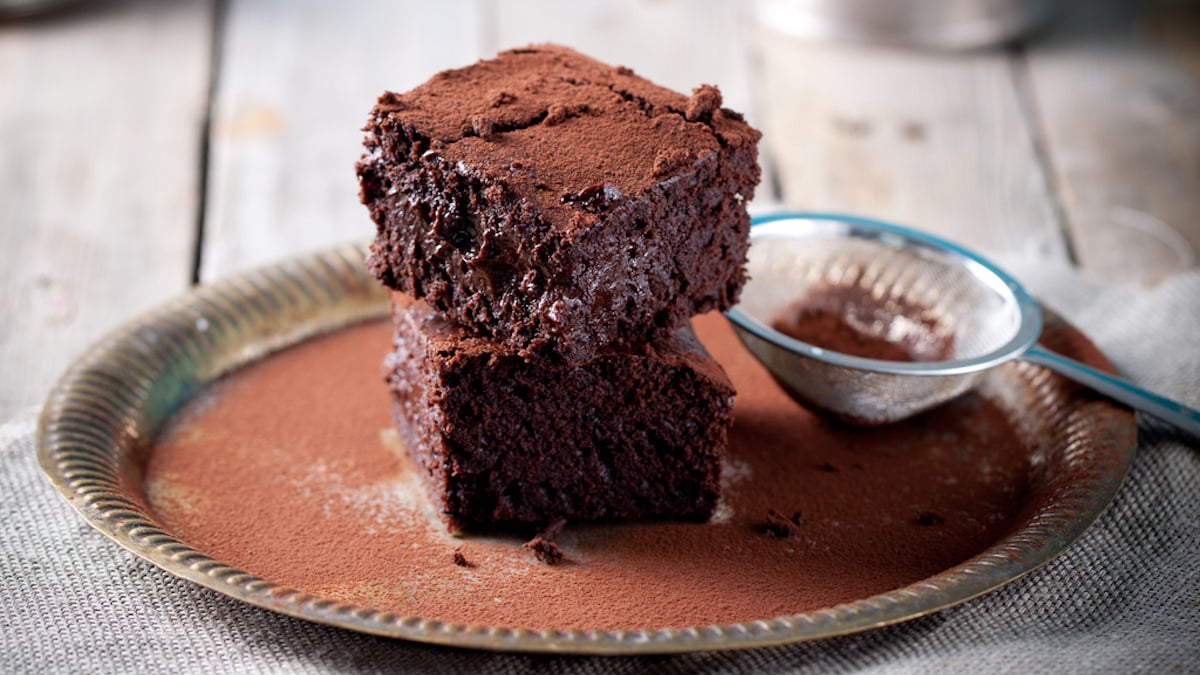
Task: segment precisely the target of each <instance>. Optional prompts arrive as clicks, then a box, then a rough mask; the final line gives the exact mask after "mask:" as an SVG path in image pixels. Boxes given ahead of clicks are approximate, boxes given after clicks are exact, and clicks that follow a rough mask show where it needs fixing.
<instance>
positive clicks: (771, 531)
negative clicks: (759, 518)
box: [761, 509, 804, 539]
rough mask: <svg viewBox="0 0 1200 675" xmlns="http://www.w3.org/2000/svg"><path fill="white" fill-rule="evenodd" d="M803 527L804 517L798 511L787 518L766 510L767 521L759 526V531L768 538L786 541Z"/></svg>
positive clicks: (777, 512) (776, 512)
mask: <svg viewBox="0 0 1200 675" xmlns="http://www.w3.org/2000/svg"><path fill="white" fill-rule="evenodd" d="M803 525H804V515H803V514H802V513H800V512H799V511H794V512H793V513H792V517H791V518H789V517H787V516H785V515H783V514H782V513H780V512H779V511H776V510H775V509H768V510H767V520H766V522H764V523H763V524H762V525H761V529H762V533H763V534H765V535H767V536H768V537H777V538H779V539H787V538H788V537H791V536H793V535H795V534H796V531H797V530H798V529H799V528H800V527H801V526H803Z"/></svg>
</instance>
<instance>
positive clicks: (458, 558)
mask: <svg viewBox="0 0 1200 675" xmlns="http://www.w3.org/2000/svg"><path fill="white" fill-rule="evenodd" d="M454 564H455V565H458V566H459V567H474V566H475V563H473V562H471V561H470V560H467V556H465V555H463V552H462V548H461V547H459V548H456V549H454Z"/></svg>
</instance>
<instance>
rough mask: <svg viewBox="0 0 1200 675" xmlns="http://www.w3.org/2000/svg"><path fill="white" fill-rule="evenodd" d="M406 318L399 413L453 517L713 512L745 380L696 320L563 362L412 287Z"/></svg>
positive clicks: (399, 338)
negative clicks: (467, 322) (702, 335)
mask: <svg viewBox="0 0 1200 675" xmlns="http://www.w3.org/2000/svg"><path fill="white" fill-rule="evenodd" d="M392 318H393V322H394V324H395V337H394V346H395V350H394V351H393V352H392V353H391V354H389V355H388V357H387V359H386V361H385V371H386V375H387V380H388V385H389V388H390V389H391V392H392V401H393V407H392V410H393V417H394V418H395V421H396V425H397V427H398V429H399V431H400V434H401V437H402V438H403V440H404V443H405V445H406V447H407V448H408V452H409V454H410V456H411V457H412V458H413V460H414V461H415V462H416V464H417V465H418V466H419V467H420V470H421V471H422V473H423V474H424V477H425V479H426V485H427V486H428V488H429V489H430V492H431V495H432V497H433V498H434V501H435V503H436V504H437V505H438V507H439V508H440V510H441V512H442V513H443V514H444V516H445V519H446V520H447V522H448V523H449V524H450V525H451V526H452V527H455V528H470V527H472V526H478V525H484V524H489V523H505V522H508V523H548V522H552V521H555V520H559V519H567V520H593V519H601V518H604V519H608V518H642V517H676V518H687V519H693V520H705V519H707V518H708V517H709V516H710V515H711V514H712V511H713V508H714V507H715V505H716V501H717V496H718V491H719V475H720V463H721V455H722V453H723V451H724V448H725V442H726V436H727V433H728V430H729V427H730V425H731V424H732V422H733V385H732V384H731V383H730V382H729V379H728V378H727V377H726V376H725V372H724V371H723V370H722V369H721V367H720V366H719V365H718V364H717V363H716V362H715V361H713V359H712V358H711V357H709V356H708V354H707V353H706V352H705V351H704V348H703V347H702V346H701V345H700V343H699V342H698V341H697V340H696V337H695V336H694V335H693V334H692V332H691V329H690V328H687V327H685V328H682V329H680V330H678V331H676V332H675V333H673V334H672V335H670V336H669V337H666V338H662V339H660V340H657V341H655V342H652V343H649V344H646V345H643V346H641V347H634V348H621V349H619V350H614V351H611V352H607V353H604V354H602V355H601V356H599V357H597V358H596V359H594V360H592V361H591V362H588V363H586V364H584V365H582V366H575V367H563V366H556V365H548V364H539V363H537V362H526V361H524V360H522V359H521V358H519V357H517V356H515V355H514V354H512V353H505V351H504V348H503V346H502V345H501V344H499V343H496V342H493V341H490V340H487V339H484V338H478V337H473V336H470V335H468V334H467V333H465V332H464V331H463V330H462V329H460V328H458V327H457V326H455V325H453V324H451V323H448V322H447V321H445V320H444V319H442V318H440V317H439V316H438V315H437V314H436V313H434V312H433V310H432V309H430V308H429V306H428V305H426V304H424V303H423V302H420V301H417V300H413V299H411V298H409V297H407V296H405V295H402V294H400V293H394V294H393V296H392Z"/></svg>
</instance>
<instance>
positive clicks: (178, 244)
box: [0, 0, 211, 421]
mask: <svg viewBox="0 0 1200 675" xmlns="http://www.w3.org/2000/svg"><path fill="white" fill-rule="evenodd" d="M210 17H211V2H210V0H186V1H184V0H180V1H178V2H170V3H162V2H153V1H146V2H123V3H95V6H94V7H93V8H90V9H87V10H86V11H83V10H81V11H77V12H64V13H61V14H58V15H55V16H52V17H44V18H41V19H38V20H36V21H32V22H28V23H19V22H17V23H3V24H0V148H3V151H0V263H2V264H0V317H3V318H2V319H0V373H3V379H2V381H0V421H2V420H4V419H6V418H7V417H9V416H10V415H11V414H13V413H15V412H16V411H17V410H19V409H22V408H24V407H26V406H29V405H34V404H38V403H40V402H41V400H42V399H43V397H44V396H45V393H46V391H47V390H48V389H49V387H50V385H51V384H52V382H53V381H54V380H55V379H56V378H57V377H58V376H59V375H60V374H61V373H62V371H63V370H64V369H65V368H66V366H67V364H68V363H69V362H70V361H71V360H72V359H74V358H75V357H77V356H79V354H80V353H81V352H82V351H83V350H84V349H85V348H86V347H87V346H88V345H89V344H90V343H92V342H94V341H95V340H97V339H98V338H99V337H101V336H102V335H103V334H104V333H105V332H107V331H108V330H110V329H111V328H112V327H114V326H115V325H116V324H118V323H120V322H122V321H124V320H127V319H129V318H131V317H132V316H133V315H135V314H136V313H138V312H140V311H142V310H145V309H147V308H149V307H150V306H152V305H154V304H156V303H158V302H160V301H162V300H165V299H166V298H168V297H169V296H172V295H175V294H176V293H179V292H181V291H183V290H184V289H186V288H187V286H188V284H189V282H190V280H191V275H192V249H193V244H194V237H195V232H194V228H195V224H196V217H197V208H198V205H199V198H198V194H197V188H198V183H199V176H198V169H199V159H198V156H199V150H200V139H201V128H202V125H203V119H204V115H205V113H206V110H207V97H208V75H209V63H210V44H211V21H210Z"/></svg>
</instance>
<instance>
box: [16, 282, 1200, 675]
mask: <svg viewBox="0 0 1200 675" xmlns="http://www.w3.org/2000/svg"><path fill="white" fill-rule="evenodd" d="M1010 269H1012V270H1013V271H1014V272H1015V273H1016V275H1017V276H1018V278H1021V279H1022V280H1023V281H1024V282H1025V283H1026V284H1027V285H1028V286H1029V287H1030V288H1031V290H1033V291H1034V292H1036V293H1037V294H1039V295H1040V297H1041V298H1042V299H1043V300H1044V301H1045V302H1046V304H1047V305H1049V306H1050V307H1052V308H1054V309H1056V310H1057V311H1058V312H1059V313H1061V314H1063V315H1064V316H1066V317H1067V318H1068V319H1069V320H1071V321H1072V322H1073V323H1074V324H1075V325H1076V326H1078V327H1080V328H1081V329H1082V330H1083V331H1084V332H1085V333H1087V334H1088V335H1089V336H1090V337H1091V338H1092V339H1093V340H1094V341H1095V342H1096V343H1097V344H1098V345H1099V346H1100V347H1101V349H1103V350H1104V352H1105V353H1106V354H1107V355H1108V356H1109V358H1110V359H1111V360H1112V361H1113V363H1114V364H1115V365H1116V366H1117V368H1118V370H1120V371H1121V372H1122V373H1123V374H1125V375H1126V376H1127V377H1129V378H1130V379H1132V380H1134V381H1136V382H1137V383H1139V384H1142V385H1145V386H1147V387H1150V388H1152V389H1154V390H1156V391H1158V392H1160V393H1162V394H1165V395H1168V396H1171V397H1174V398H1176V399H1178V400H1181V401H1183V402H1185V403H1186V404H1188V405H1191V406H1193V407H1197V406H1200V272H1190V273H1187V274H1183V275H1179V276H1176V277H1174V278H1172V279H1169V280H1168V281H1166V282H1164V283H1162V284H1161V285H1159V286H1157V287H1156V288H1154V289H1153V290H1150V291H1145V290H1141V289H1132V288H1114V287H1106V286H1104V285H1101V284H1099V283H1097V282H1095V281H1093V280H1088V279H1086V278H1084V277H1083V276H1081V275H1080V274H1078V273H1077V272H1074V271H1072V270H1069V269H1066V268H1058V269H1046V268H1045V267H1043V266H1041V265H1024V266H1022V265H1020V264H1019V261H1017V263H1014V264H1011V267H1010ZM7 376H8V377H12V376H13V374H12V373H9V374H7ZM34 420H35V412H34V411H30V412H29V413H28V414H25V415H22V416H20V417H18V418H17V419H15V420H12V421H11V422H9V423H8V424H6V425H4V426H2V427H0V672H6V673H56V672H72V673H74V672H89V673H104V672H119V673H161V672H171V671H175V672H184V673H206V672H217V673H226V672H268V673H307V672H313V673H320V672H360V671H361V672H409V671H411V672H434V673H439V672H444V673H465V672H479V673H518V672H526V671H537V672H539V673H543V672H544V673H633V672H639V673H640V672H662V673H702V672H729V673H751V672H754V673H757V672H820V673H825V672H845V671H861V672H871V673H907V672H914V673H936V672H964V671H970V672H1018V673H1027V672H1054V673H1072V672H1087V673H1090V672H1122V673H1133V672H1154V673H1162V672H1200V441H1197V439H1194V438H1190V437H1188V436H1185V435H1184V434H1182V433H1181V432H1177V431H1174V430H1172V429H1170V428H1168V427H1165V426H1164V425H1161V424H1158V423H1155V422H1153V421H1151V420H1149V419H1148V418H1145V417H1139V420H1140V435H1141V440H1140V446H1139V448H1138V452H1137V457H1136V460H1135V462H1134V465H1133V469H1132V471H1131V473H1130V475H1129V477H1128V479H1127V481H1126V483H1125V485H1124V486H1123V487H1122V489H1121V491H1120V493H1119V494H1118V495H1117V498H1116V500H1115V501H1114V503H1113V505H1112V507H1111V508H1110V509H1109V510H1108V512H1107V513H1106V514H1105V515H1104V516H1103V517H1101V519H1100V520H1099V521H1098V522H1097V523H1096V525H1095V526H1093V527H1092V528H1091V529H1090V530H1089V531H1088V532H1087V533H1086V534H1085V535H1084V536H1083V537H1082V538H1081V539H1080V540H1079V541H1077V542H1076V543H1075V544H1074V545H1073V546H1071V547H1070V548H1069V549H1068V550H1067V551H1066V552H1065V553H1064V554H1063V555H1062V556H1060V557H1059V558H1057V559H1055V560H1054V561H1052V562H1050V563H1049V564H1048V565H1046V566H1045V567H1043V568H1041V569H1040V570H1037V571H1036V572H1034V573H1032V574H1030V575H1028V576H1026V577H1024V578H1022V579H1020V580H1017V581H1016V582H1014V583H1012V584H1010V585H1008V586H1006V587H1004V588H1002V589H1000V590H998V591H996V592H994V593H991V594H989V595H987V596H985V597H982V598H979V599H977V600H974V601H972V602H969V603H966V604H965V605H962V606H959V607H957V608H953V609H949V610H946V611H943V612H939V613H937V614H934V615H932V616H928V617H924V618H921V619H917V620H914V621H910V622H908V623H904V624H901V625H898V626H892V627H888V628H884V629H880V630H875V631H871V632H867V633H862V634H858V635H853V636H848V637H842V638H836V639H830V640H824V641H819V642H812V643H805V644H798V645H790V646H783V647H775V648H767V649H759V650H750V651H742V652H707V653H698V654H688V655H681V656H669V657H616V658H614V657H590V658H589V657H568V656H526V655H513V654H491V653H484V652H474V651H467V650H456V649H446V648H439V647H431V646H424V645H419V644H414V643H408V642H403V641H397V640H389V639H384V638H378V637H373V636H368V635H360V634H357V633H352V632H349V631H343V630H340V629H336V628H330V627H326V626H321V625H316V624H311V623H307V622H304V621H300V620H298V619H292V618H289V617H285V616H282V615H278V614H274V613H271V612H267V611H265V610H260V609H257V608H255V607H251V606H249V605H245V604H242V603H240V602H237V601H235V600H232V599H229V598H227V597H225V596H223V595H220V594H218V593H216V592H213V591H209V590H207V589H203V588H200V587H198V586H195V585H193V584H191V583H189V582H186V581H182V580H179V579H176V578H174V577H172V576H170V575H168V574H167V573H165V572H163V571H161V570H159V569H158V568H156V567H154V566H152V565H150V564H149V563H146V562H143V561H141V560H140V559H138V558H136V557H135V556H133V554H131V553H128V552H126V551H125V550H124V549H121V548H120V547H118V546H116V545H115V544H113V543H112V542H110V541H109V540H108V539H106V538H105V537H103V536H102V535H100V534H99V533H97V532H95V531H93V530H92V529H91V527H90V526H88V525H87V524H85V523H84V522H83V520H82V519H80V518H79V517H78V516H77V515H76V514H75V513H74V511H73V510H72V509H71V508H70V507H69V506H68V505H67V504H66V503H65V502H64V501H63V500H62V499H61V498H60V497H59V496H58V494H57V493H56V492H55V491H54V490H53V488H52V487H51V486H50V485H49V483H48V482H47V481H46V480H45V479H44V478H43V477H42V476H41V475H40V473H39V470H38V468H37V462H36V459H35V456H34V446H33V428H34Z"/></svg>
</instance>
